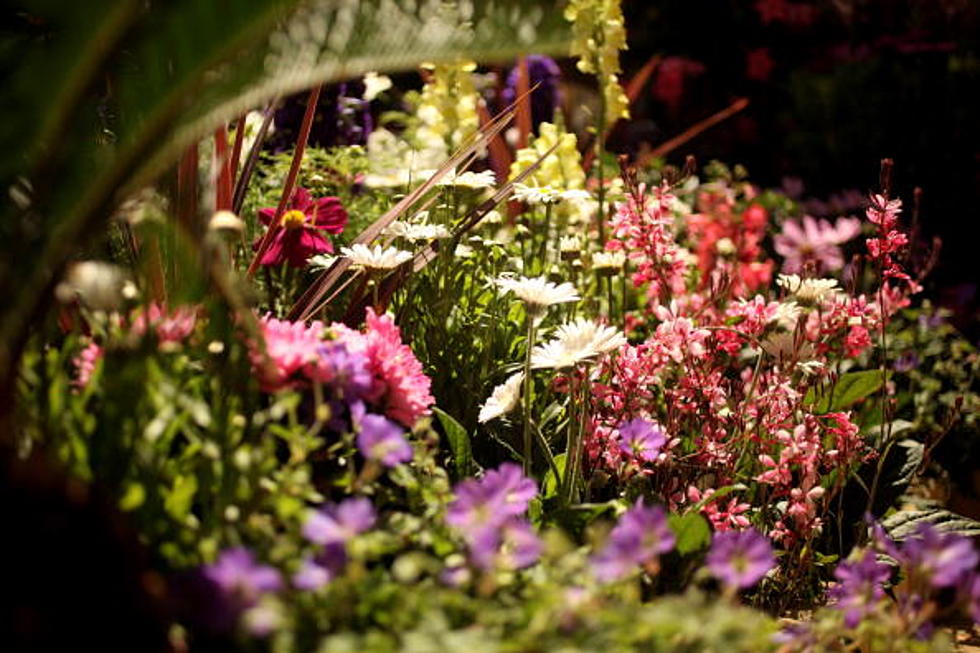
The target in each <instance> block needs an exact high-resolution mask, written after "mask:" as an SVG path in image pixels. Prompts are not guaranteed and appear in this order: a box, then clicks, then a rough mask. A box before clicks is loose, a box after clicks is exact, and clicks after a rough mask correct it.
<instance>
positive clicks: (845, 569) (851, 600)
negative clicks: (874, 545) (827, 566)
mask: <svg viewBox="0 0 980 653" xmlns="http://www.w3.org/2000/svg"><path fill="white" fill-rule="evenodd" d="M890 575H891V574H890V572H889V570H888V566H887V565H886V564H884V563H881V562H878V558H877V555H876V554H875V552H874V551H872V550H871V549H868V550H866V551H865V552H864V553H863V554H862V556H861V557H860V558H858V559H857V560H855V561H852V562H842V563H841V564H839V565H838V566H837V569H835V570H834V576H835V577H836V578H837V581H838V584H837V585H836V586H835V587H833V588H832V589H831V591H830V592H829V594H830V597H831V598H833V599H836V600H837V605H836V607H837V609H838V610H841V611H843V612H844V625H846V626H847V627H848V628H855V627H857V625H858V624H859V623H861V620H862V619H863V618H864V617H866V616H867V615H868V614H870V613H871V612H872V611H873V610H874V608H875V606H876V605H877V603H878V601H880V600H881V598H882V597H883V596H884V595H885V591H884V590H883V589H882V585H883V584H884V582H885V581H887V580H888V577H889V576H890Z"/></svg>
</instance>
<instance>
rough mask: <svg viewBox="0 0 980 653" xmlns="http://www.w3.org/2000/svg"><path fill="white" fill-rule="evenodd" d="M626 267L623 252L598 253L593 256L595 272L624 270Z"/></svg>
mask: <svg viewBox="0 0 980 653" xmlns="http://www.w3.org/2000/svg"><path fill="white" fill-rule="evenodd" d="M624 265H626V254H624V253H623V252H596V253H595V254H593V255H592V269H593V270H622V269H623V266H624Z"/></svg>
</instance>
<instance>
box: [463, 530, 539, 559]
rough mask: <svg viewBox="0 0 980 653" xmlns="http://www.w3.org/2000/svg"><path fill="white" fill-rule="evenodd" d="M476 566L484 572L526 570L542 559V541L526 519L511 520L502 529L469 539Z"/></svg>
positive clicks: (478, 533) (480, 532) (480, 533)
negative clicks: (496, 569)
mask: <svg viewBox="0 0 980 653" xmlns="http://www.w3.org/2000/svg"><path fill="white" fill-rule="evenodd" d="M468 539H469V543H470V555H471V556H472V558H473V563H474V564H475V565H476V566H477V567H479V568H480V569H483V570H484V571H490V570H492V569H495V568H498V569H508V570H515V569H523V568H525V567H530V566H531V565H533V564H534V563H535V562H537V561H538V558H539V557H540V555H541V540H539V539H538V536H537V535H536V534H535V533H534V529H533V528H531V525H530V524H529V523H527V522H526V521H524V520H523V519H517V518H510V519H508V520H507V521H506V522H504V524H503V525H502V526H501V527H499V528H484V529H481V530H480V531H478V532H477V533H476V534H475V535H474V536H473V537H471V538H468Z"/></svg>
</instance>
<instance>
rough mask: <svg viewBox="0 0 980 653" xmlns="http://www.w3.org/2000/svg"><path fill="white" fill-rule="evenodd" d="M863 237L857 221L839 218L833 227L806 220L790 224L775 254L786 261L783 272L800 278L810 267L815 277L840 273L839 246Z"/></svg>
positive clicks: (777, 241)
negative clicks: (806, 268) (857, 237)
mask: <svg viewBox="0 0 980 653" xmlns="http://www.w3.org/2000/svg"><path fill="white" fill-rule="evenodd" d="M859 233H861V221H860V220H859V219H857V218H838V220H837V222H836V223H835V224H834V225H831V224H830V223H829V222H827V221H826V220H815V219H813V218H811V217H810V216H808V215H806V216H803V220H802V222H797V221H796V220H787V221H786V222H785V223H784V224H783V232H782V233H781V234H779V235H778V236H776V237H775V238H774V239H773V245H774V246H775V248H776V252H777V253H778V254H779V255H780V256H782V257H783V258H784V261H783V271H784V272H787V273H790V274H799V273H800V272H802V271H803V269H804V268H805V267H806V266H807V264H812V265H815V266H816V273H817V274H823V273H826V272H833V271H835V270H839V269H841V268H842V267H843V266H844V254H843V253H842V252H841V249H840V247H839V245H840V244H842V243H845V242H847V241H848V240H851V239H852V238H854V237H855V236H857V235H858V234H859Z"/></svg>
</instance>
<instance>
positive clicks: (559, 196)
mask: <svg viewBox="0 0 980 653" xmlns="http://www.w3.org/2000/svg"><path fill="white" fill-rule="evenodd" d="M591 197H592V196H591V195H590V194H589V192H588V191H585V190H582V189H580V188H570V189H564V188H558V187H556V186H528V185H527V184H522V183H516V184H514V193H513V198H514V199H515V200H517V201H518V202H526V203H527V204H557V203H558V202H561V201H574V200H586V199H590V198H591Z"/></svg>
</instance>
